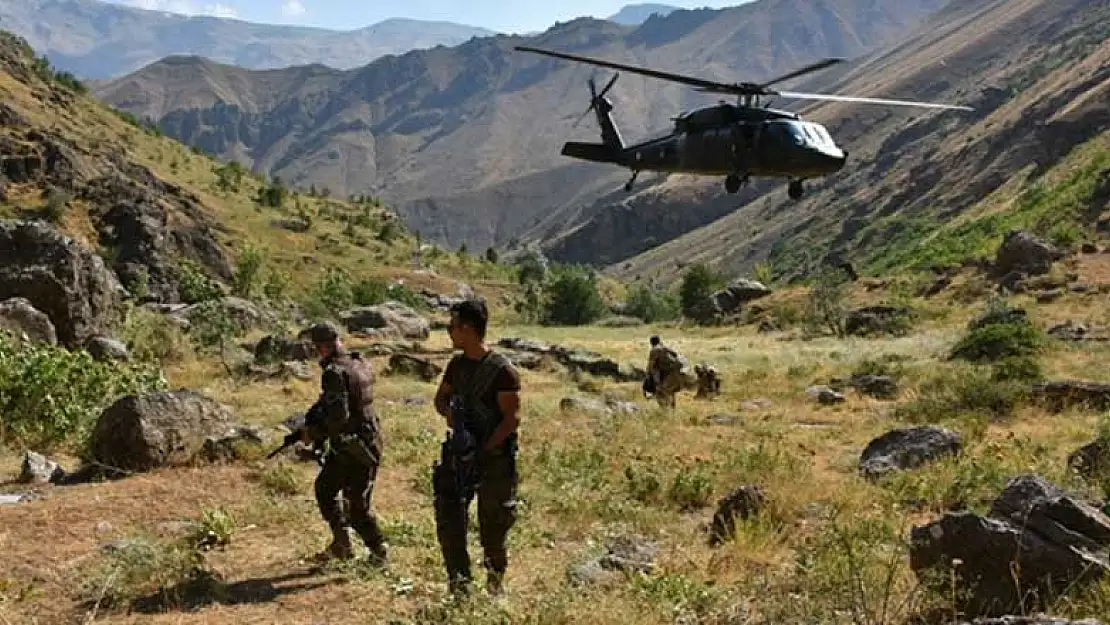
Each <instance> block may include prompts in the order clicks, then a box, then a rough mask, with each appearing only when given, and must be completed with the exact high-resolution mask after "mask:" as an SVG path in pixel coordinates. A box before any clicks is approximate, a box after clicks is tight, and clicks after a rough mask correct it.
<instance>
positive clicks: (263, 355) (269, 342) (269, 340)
mask: <svg viewBox="0 0 1110 625" xmlns="http://www.w3.org/2000/svg"><path fill="white" fill-rule="evenodd" d="M315 359H316V348H315V347H314V346H313V345H312V341H309V340H306V339H294V338H287V337H283V336H275V335H270V336H265V337H262V340H261V341H259V342H258V344H257V345H255V346H254V361H255V362H256V363H258V364H273V363H277V362H291V361H308V360H315Z"/></svg>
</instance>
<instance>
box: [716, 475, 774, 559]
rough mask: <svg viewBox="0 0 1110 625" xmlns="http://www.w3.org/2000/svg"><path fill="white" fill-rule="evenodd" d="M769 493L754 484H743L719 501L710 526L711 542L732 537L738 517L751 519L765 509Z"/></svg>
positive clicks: (722, 541) (717, 543)
mask: <svg viewBox="0 0 1110 625" xmlns="http://www.w3.org/2000/svg"><path fill="white" fill-rule="evenodd" d="M766 501H767V494H766V493H765V492H764V491H763V488H762V487H760V486H756V485H753V484H749V485H747V486H741V487H740V488H737V489H736V490H734V491H732V492H731V493H729V494H728V495H726V496H724V497H722V498H721V499H720V500H719V501H718V502H717V511H716V512H715V513H714V514H713V522H712V523H711V524H710V526H709V544H710V546H716V545H720V544H722V543H724V542H725V541H726V540H730V539H732V537H733V536H734V535H735V534H736V519H737V518H740V519H749V518H751V517H753V516H755V515H757V514H759V511H760V510H762V509H763V506H764V505H765V504H766Z"/></svg>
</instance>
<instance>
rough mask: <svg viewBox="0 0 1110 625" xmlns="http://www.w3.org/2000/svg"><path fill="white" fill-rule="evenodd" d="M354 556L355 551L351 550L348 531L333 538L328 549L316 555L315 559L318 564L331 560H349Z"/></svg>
mask: <svg viewBox="0 0 1110 625" xmlns="http://www.w3.org/2000/svg"><path fill="white" fill-rule="evenodd" d="M354 555H355V554H354V549H352V548H351V539H350V537H349V536H347V532H346V531H342V532H339V533H337V534H336V535H335V537H334V538H332V541H331V544H330V545H328V548H327V549H325V550H324V551H321V552H320V553H318V554H316V558H315V559H316V561H317V562H321V563H323V562H328V561H330V560H349V559H350V558H352V557H354Z"/></svg>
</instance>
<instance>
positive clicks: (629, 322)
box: [597, 315, 644, 328]
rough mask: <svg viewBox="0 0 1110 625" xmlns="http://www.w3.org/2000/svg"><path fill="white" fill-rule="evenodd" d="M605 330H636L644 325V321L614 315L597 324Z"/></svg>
mask: <svg viewBox="0 0 1110 625" xmlns="http://www.w3.org/2000/svg"><path fill="white" fill-rule="evenodd" d="M597 325H599V326H601V327H603V328H635V327H638V326H642V325H644V320H643V319H639V318H637V317H628V316H625V315H613V316H612V317H606V318H604V319H602V320H600V321H598V322H597Z"/></svg>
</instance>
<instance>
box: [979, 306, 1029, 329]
mask: <svg viewBox="0 0 1110 625" xmlns="http://www.w3.org/2000/svg"><path fill="white" fill-rule="evenodd" d="M1027 323H1029V313H1027V312H1025V309H1024V308H1013V307H1010V306H1003V307H999V308H992V309H990V310H987V311H986V312H984V313H982V314H980V315H978V316H977V317H975V318H974V319H972V320H971V321H970V322H969V323H968V324H967V329H968V330H979V329H982V328H985V327H987V326H991V325H1008V324H1027Z"/></svg>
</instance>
